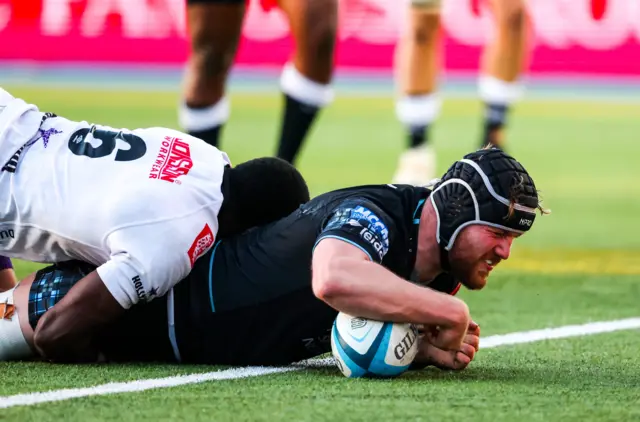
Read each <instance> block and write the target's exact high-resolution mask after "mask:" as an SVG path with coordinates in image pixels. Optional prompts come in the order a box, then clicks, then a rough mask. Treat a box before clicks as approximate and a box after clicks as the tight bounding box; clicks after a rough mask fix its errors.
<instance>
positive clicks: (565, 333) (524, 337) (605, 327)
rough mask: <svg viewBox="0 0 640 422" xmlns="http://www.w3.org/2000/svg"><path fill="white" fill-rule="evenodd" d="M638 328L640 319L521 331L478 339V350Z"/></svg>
mask: <svg viewBox="0 0 640 422" xmlns="http://www.w3.org/2000/svg"><path fill="white" fill-rule="evenodd" d="M634 328H640V318H628V319H619V320H615V321H603V322H590V323H587V324H581V325H565V326H563V327H556V328H545V329H543V330H533V331H521V332H518V333H510V334H502V335H496V336H489V337H486V338H484V339H483V338H480V350H482V349H488V348H491V347H498V346H508V345H511V344H523V343H532V342H534V341H542V340H553V339H558V338H567V337H580V336H588V335H592V334H600V333H610V332H612V331H620V330H632V329H634Z"/></svg>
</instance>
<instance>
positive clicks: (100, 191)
mask: <svg viewBox="0 0 640 422" xmlns="http://www.w3.org/2000/svg"><path fill="white" fill-rule="evenodd" d="M229 164H230V162H229V158H228V157H227V155H226V154H225V153H223V152H221V151H219V150H218V149H216V148H214V147H212V146H210V145H207V144H206V143H205V142H204V141H202V140H199V139H196V138H193V137H191V136H189V135H186V134H184V133H181V132H178V131H175V130H172V129H165V128H149V129H136V130H132V131H131V130H127V129H114V128H111V127H107V126H100V125H91V124H89V123H87V122H74V121H71V120H68V119H65V118H62V117H57V116H52V115H49V114H45V113H41V112H40V111H39V110H38V109H37V107H36V106H34V105H30V104H27V103H25V102H24V101H23V100H20V99H14V98H13V97H11V96H10V94H8V93H7V92H6V91H4V90H2V89H0V255H5V256H8V257H12V258H21V259H25V260H30V261H36V262H61V261H67V260H71V259H79V260H83V261H86V262H90V263H92V264H94V265H96V266H98V273H99V275H100V277H101V278H102V280H103V281H104V283H105V285H106V286H107V288H108V289H109V291H110V292H111V294H113V296H114V297H115V299H116V300H117V301H118V302H119V303H120V304H121V305H122V306H123V307H125V308H129V307H131V306H132V305H133V304H135V303H137V302H139V301H149V300H151V299H153V298H154V297H155V296H160V295H163V294H164V293H166V292H167V291H168V290H169V289H170V288H171V287H173V286H174V285H175V284H176V283H177V282H178V281H180V280H181V279H182V278H184V277H186V276H187V274H188V273H189V271H190V270H191V267H192V265H193V263H194V261H195V260H196V259H197V258H198V257H199V256H201V255H202V254H204V253H205V252H206V251H207V250H208V249H209V248H210V247H211V246H212V245H213V243H214V238H215V236H216V234H217V231H218V219H217V216H218V212H219V210H220V207H221V205H222V200H223V198H222V192H221V183H222V175H223V171H224V167H225V166H226V165H229Z"/></svg>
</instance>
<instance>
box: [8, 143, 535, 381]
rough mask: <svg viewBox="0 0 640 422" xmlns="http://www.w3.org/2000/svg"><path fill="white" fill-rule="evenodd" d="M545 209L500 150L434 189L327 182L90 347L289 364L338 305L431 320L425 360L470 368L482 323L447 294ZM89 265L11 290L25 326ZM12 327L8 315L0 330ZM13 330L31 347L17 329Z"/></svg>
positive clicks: (137, 355) (316, 339) (313, 345)
mask: <svg viewBox="0 0 640 422" xmlns="http://www.w3.org/2000/svg"><path fill="white" fill-rule="evenodd" d="M536 209H540V210H542V208H541V206H540V203H539V200H538V196H537V191H536V188H535V185H534V183H533V180H532V179H531V178H530V177H529V175H528V174H527V172H526V171H525V170H524V168H523V167H522V166H521V165H520V164H519V163H518V162H517V161H516V160H515V159H513V158H511V157H510V156H508V155H506V154H505V153H504V152H502V151H500V150H497V149H491V150H481V151H478V152H476V153H473V154H469V155H467V156H466V157H465V158H464V159H463V160H460V161H458V162H457V163H455V164H454V165H453V166H452V167H451V168H450V169H449V171H448V172H447V173H446V174H445V175H444V177H443V179H442V180H441V181H440V182H439V183H438V184H437V185H435V186H434V189H433V190H431V189H428V188H424V187H414V186H409V185H397V186H396V185H371V186H361V187H355V188H348V189H341V190H338V191H334V192H329V193H326V194H324V195H320V196H318V197H317V198H314V199H313V200H311V201H310V202H308V203H307V204H305V205H303V206H302V207H300V208H299V209H298V210H297V211H295V212H293V213H292V214H290V215H289V216H287V217H285V218H283V219H281V220H279V221H277V222H274V223H271V224H268V225H266V226H263V227H257V228H254V229H251V230H249V231H247V232H245V233H243V234H242V235H239V236H233V237H231V238H229V239H225V240H222V241H218V242H217V243H216V245H215V247H214V248H213V249H212V250H211V251H209V252H208V253H207V254H206V255H205V256H204V257H203V258H202V259H200V260H199V261H198V262H196V265H195V267H194V269H193V271H192V272H191V274H190V275H189V277H187V278H186V279H185V280H183V281H182V282H181V283H178V284H177V285H176V286H175V287H174V288H173V289H172V290H170V291H169V293H168V294H167V295H166V296H165V297H164V298H163V299H162V300H156V301H153V302H150V303H147V304H140V305H137V306H136V307H133V308H132V309H130V310H129V311H128V312H127V313H125V314H124V315H123V316H122V317H121V318H120V319H119V320H118V321H117V323H115V324H112V325H109V326H108V327H107V328H106V329H104V330H101V331H100V332H98V333H95V334H96V335H94V336H92V343H91V346H92V347H94V348H95V350H99V351H100V352H102V354H103V355H104V357H105V358H106V359H108V360H113V361H130V360H134V361H137V360H146V361H148V360H156V361H169V362H185V363H210V364H230V365H252V364H284V363H289V362H294V361H298V360H301V359H306V358H309V357H312V356H317V355H320V354H323V353H325V352H327V351H329V350H330V341H329V340H330V338H329V333H330V330H331V326H332V323H333V321H334V319H335V317H336V315H337V312H338V311H343V312H347V313H349V314H352V315H359V316H362V317H367V318H372V319H377V320H384V321H397V322H410V323H414V324H419V325H422V326H423V327H424V328H425V330H424V331H425V333H426V334H425V336H424V337H423V341H422V345H421V347H420V355H419V356H420V357H419V358H418V361H417V362H416V363H423V364H425V363H427V364H436V365H437V366H440V367H445V368H451V369H462V368H464V367H466V365H468V363H469V362H470V361H471V360H472V359H473V357H474V354H475V352H476V350H477V348H478V341H479V340H478V336H479V329H478V327H477V325H475V324H474V323H473V322H472V321H471V320H470V316H469V309H468V308H467V305H466V304H465V303H464V302H463V301H461V300H459V299H457V298H455V297H453V296H452V294H455V293H456V292H457V290H458V288H459V286H460V283H459V282H458V281H460V282H461V283H462V284H463V285H465V286H466V287H467V288H469V289H481V288H483V287H484V286H485V284H486V282H487V278H488V276H489V274H490V272H491V271H492V270H493V268H494V267H495V266H496V265H498V264H499V263H500V261H502V260H504V259H507V258H509V254H510V250H511V244H512V242H513V240H514V239H515V238H517V237H518V236H520V235H521V234H522V233H524V232H526V231H528V230H529V229H530V228H531V226H532V224H533V221H534V219H535V215H536V214H535V212H536ZM89 271H91V266H87V265H86V264H82V263H80V264H79V263H68V264H64V265H63V266H60V265H59V266H54V267H49V268H46V269H43V270H41V271H39V272H38V273H37V274H36V276H35V281H34V282H33V284H32V285H31V286H30V287H28V284H27V285H25V286H22V284H21V285H20V286H19V287H18V289H17V290H16V291H15V292H16V293H15V296H14V295H13V294H12V293H7V297H8V298H11V297H13V299H14V302H13V303H15V304H16V307H17V309H18V311H19V312H18V313H19V314H20V322H19V324H22V325H23V326H27V328H26V330H27V331H29V330H31V331H32V330H33V329H34V328H35V330H36V344H37V332H38V330H39V329H40V326H41V325H42V324H43V322H44V321H46V320H47V319H48V318H49V315H50V313H51V311H52V310H55V306H58V305H56V302H57V301H59V300H60V297H61V296H64V294H65V292H66V291H68V290H69V288H70V287H71V286H73V285H74V283H76V282H77V280H79V279H81V278H82V277H83V276H84V274H86V273H87V272H89ZM52 291H53V292H54V293H51V292H52ZM27 296H28V298H29V299H28V302H29V307H28V316H27V311H26V310H25V305H24V304H25V303H26V302H27ZM8 300H9V299H8ZM62 300H65V299H62ZM54 305H55V306H54ZM17 325H18V322H17V321H9V322H7V321H0V330H2V332H8V331H9V330H10V329H11V328H10V327H14V328H13V330H15V326H17ZM2 338H3V336H2V335H0V339H2ZM4 338H6V339H11V341H12V343H11V344H20V345H22V346H23V347H24V346H26V343H25V340H24V339H21V338H20V337H16V336H8V335H5V336H4ZM7 341H9V340H7ZM4 349H6V347H5V346H4V345H0V351H2V350H4ZM23 350H24V349H23ZM13 356H14V357H15V355H13Z"/></svg>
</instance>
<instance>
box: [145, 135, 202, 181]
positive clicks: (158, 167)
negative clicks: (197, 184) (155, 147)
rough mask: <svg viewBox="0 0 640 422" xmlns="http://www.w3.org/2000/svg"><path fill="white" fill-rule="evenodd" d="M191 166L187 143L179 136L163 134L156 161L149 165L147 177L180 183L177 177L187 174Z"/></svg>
mask: <svg viewBox="0 0 640 422" xmlns="http://www.w3.org/2000/svg"><path fill="white" fill-rule="evenodd" d="M191 167H193V160H191V149H190V148H189V144H188V143H186V142H184V141H183V140H182V139H180V138H173V137H171V136H165V137H164V140H163V141H162V146H161V147H160V152H159V153H158V156H157V157H156V161H155V162H154V163H153V165H152V166H151V172H150V173H149V179H160V180H164V181H166V182H170V183H178V184H179V183H180V180H178V177H180V176H185V175H187V174H189V170H191Z"/></svg>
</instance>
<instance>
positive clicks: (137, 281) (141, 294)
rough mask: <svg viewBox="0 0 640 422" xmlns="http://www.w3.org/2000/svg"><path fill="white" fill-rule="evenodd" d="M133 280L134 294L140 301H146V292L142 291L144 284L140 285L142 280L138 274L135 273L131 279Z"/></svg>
mask: <svg viewBox="0 0 640 422" xmlns="http://www.w3.org/2000/svg"><path fill="white" fill-rule="evenodd" d="M131 281H132V282H133V287H134V288H135V289H136V294H137V295H138V299H140V302H146V301H147V292H145V291H144V286H143V285H142V280H140V276H139V275H137V276H135V277H133V278H132V279H131Z"/></svg>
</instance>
